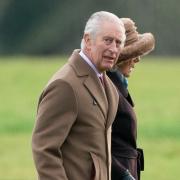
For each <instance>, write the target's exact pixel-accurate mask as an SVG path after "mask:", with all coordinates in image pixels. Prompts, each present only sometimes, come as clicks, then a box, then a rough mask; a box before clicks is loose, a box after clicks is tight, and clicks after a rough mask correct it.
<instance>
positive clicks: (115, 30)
mask: <svg viewBox="0 0 180 180" xmlns="http://www.w3.org/2000/svg"><path fill="white" fill-rule="evenodd" d="M123 28H124V27H123V26H122V25H121V24H120V23H118V22H109V21H107V22H106V21H105V22H102V24H101V26H100V31H99V34H100V35H101V36H109V37H113V38H117V39H119V40H120V39H121V38H122V35H123V33H124V31H123V30H124V29H123Z"/></svg>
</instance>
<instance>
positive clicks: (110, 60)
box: [103, 56, 116, 63]
mask: <svg viewBox="0 0 180 180" xmlns="http://www.w3.org/2000/svg"><path fill="white" fill-rule="evenodd" d="M103 58H104V59H105V60H106V62H111V63H114V62H115V60H116V58H114V57H112V56H104V57H103Z"/></svg>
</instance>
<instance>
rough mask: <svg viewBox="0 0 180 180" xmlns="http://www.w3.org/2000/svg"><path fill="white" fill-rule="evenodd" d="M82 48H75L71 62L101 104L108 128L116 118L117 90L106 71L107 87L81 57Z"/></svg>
mask: <svg viewBox="0 0 180 180" xmlns="http://www.w3.org/2000/svg"><path fill="white" fill-rule="evenodd" d="M79 51H80V50H75V51H74V52H73V54H72V56H71V57H70V59H69V64H70V65H71V66H72V67H73V69H74V70H75V72H76V74H77V76H78V77H80V78H83V84H84V86H85V87H86V88H87V90H88V92H89V93H90V94H91V96H92V97H93V99H94V100H95V101H96V102H97V104H98V105H99V107H100V109H101V111H102V113H103V115H104V118H105V119H107V121H106V128H108V127H109V126H110V125H111V124H112V121H113V120H114V118H115V114H116V110H117V104H118V94H117V91H116V89H115V87H114V85H113V84H112V82H111V81H110V79H109V78H108V77H107V75H106V74H105V73H104V81H105V89H104V87H103V86H102V84H101V82H100V80H99V79H98V77H97V75H96V73H95V71H94V70H93V69H92V68H91V67H90V66H89V65H88V64H87V63H86V62H85V61H84V60H83V59H82V58H81V56H80V55H79Z"/></svg>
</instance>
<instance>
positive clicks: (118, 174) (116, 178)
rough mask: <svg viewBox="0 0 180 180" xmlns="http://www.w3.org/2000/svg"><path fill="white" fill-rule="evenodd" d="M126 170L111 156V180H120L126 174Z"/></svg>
mask: <svg viewBox="0 0 180 180" xmlns="http://www.w3.org/2000/svg"><path fill="white" fill-rule="evenodd" d="M126 170H127V169H126V168H125V167H124V166H123V165H122V164H121V163H120V162H119V161H118V160H117V159H116V157H115V156H113V155H112V171H111V173H112V178H111V179H113V180H120V179H121V178H122V177H123V175H124V174H125V173H126Z"/></svg>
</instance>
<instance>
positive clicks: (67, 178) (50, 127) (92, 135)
mask: <svg viewBox="0 0 180 180" xmlns="http://www.w3.org/2000/svg"><path fill="white" fill-rule="evenodd" d="M124 41H125V29H124V25H123V23H122V21H121V20H120V19H119V18H118V17H117V16H116V15H114V14H112V13H109V12H104V11H101V12H96V13H94V14H93V15H92V16H91V17H90V18H89V20H88V21H87V24H86V26H85V30H84V35H83V39H82V43H81V46H82V48H81V50H75V51H74V52H73V54H72V55H71V57H70V58H69V61H68V62H67V63H66V64H65V65H64V67H62V68H61V69H60V70H59V71H58V72H57V73H55V75H54V76H53V77H52V78H51V79H50V81H49V83H48V84H47V86H46V87H45V88H44V90H43V92H42V94H41V96H40V99H39V104H38V111H37V120H36V124H35V128H34V131H33V137H32V149H33V155H34V161H35V165H36V169H37V172H38V175H39V179H40V180H110V179H111V174H110V170H111V152H110V148H111V145H110V144H111V125H112V122H113V120H114V118H115V113H116V111H117V105H118V94H117V91H116V88H115V86H114V85H113V83H112V82H111V80H110V79H109V78H108V77H107V75H106V74H105V71H106V70H109V69H111V68H112V67H113V66H114V64H115V63H116V61H117V59H118V57H119V54H120V52H121V49H122V48H123V45H124ZM100 79H101V80H100Z"/></svg>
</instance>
